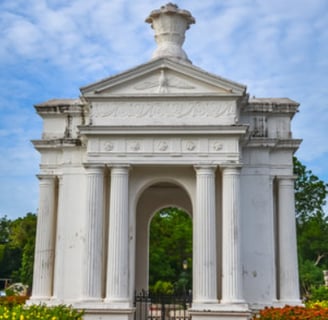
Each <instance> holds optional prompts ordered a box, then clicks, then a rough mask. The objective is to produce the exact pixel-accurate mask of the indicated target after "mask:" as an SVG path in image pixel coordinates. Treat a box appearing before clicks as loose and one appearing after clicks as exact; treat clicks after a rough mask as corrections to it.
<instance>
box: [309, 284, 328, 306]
mask: <svg viewBox="0 0 328 320" xmlns="http://www.w3.org/2000/svg"><path fill="white" fill-rule="evenodd" d="M311 300H312V301H326V302H327V303H328V287H326V286H320V287H318V288H313V289H312V291H311Z"/></svg>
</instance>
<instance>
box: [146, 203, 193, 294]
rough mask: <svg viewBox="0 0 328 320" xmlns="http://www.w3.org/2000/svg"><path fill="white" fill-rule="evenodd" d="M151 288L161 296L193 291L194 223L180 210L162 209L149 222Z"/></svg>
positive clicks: (174, 208)
mask: <svg viewBox="0 0 328 320" xmlns="http://www.w3.org/2000/svg"><path fill="white" fill-rule="evenodd" d="M149 289H150V291H152V292H154V293H162V294H171V293H173V292H174V293H177V294H186V293H187V292H189V291H191V290H192V220H191V217H190V215H189V214H188V213H186V212H185V211H183V210H182V209H179V208H177V207H167V208H163V209H161V210H159V211H158V212H156V213H155V214H154V216H153V217H152V219H151V221H150V226H149Z"/></svg>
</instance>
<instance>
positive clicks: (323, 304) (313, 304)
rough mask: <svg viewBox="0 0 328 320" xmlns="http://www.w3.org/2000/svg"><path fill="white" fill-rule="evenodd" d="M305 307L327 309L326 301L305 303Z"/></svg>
mask: <svg viewBox="0 0 328 320" xmlns="http://www.w3.org/2000/svg"><path fill="white" fill-rule="evenodd" d="M305 305H306V306H307V307H308V308H316V307H321V308H327V309H328V300H324V301H312V300H311V301H308V302H306V303H305Z"/></svg>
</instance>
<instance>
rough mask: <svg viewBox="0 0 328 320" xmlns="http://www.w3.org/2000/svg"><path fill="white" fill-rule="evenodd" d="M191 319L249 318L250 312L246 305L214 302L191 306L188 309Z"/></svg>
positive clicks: (228, 319)
mask: <svg viewBox="0 0 328 320" xmlns="http://www.w3.org/2000/svg"><path fill="white" fill-rule="evenodd" d="M189 314H190V315H191V316H192V319H193V320H212V319H213V320H214V319H215V320H249V319H251V318H252V312H251V311H250V310H249V308H248V305H247V304H245V303H241V304H215V305H211V306H208V307H207V308H199V306H197V305H196V306H193V307H192V308H191V309H190V310H189Z"/></svg>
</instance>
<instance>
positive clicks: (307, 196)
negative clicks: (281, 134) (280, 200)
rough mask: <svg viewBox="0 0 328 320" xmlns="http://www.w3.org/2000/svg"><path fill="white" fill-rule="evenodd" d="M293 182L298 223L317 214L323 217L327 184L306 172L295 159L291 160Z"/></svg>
mask: <svg viewBox="0 0 328 320" xmlns="http://www.w3.org/2000/svg"><path fill="white" fill-rule="evenodd" d="M293 163H294V174H295V175H297V179H296V181H295V205H296V216H297V218H298V221H300V222H303V221H306V220H308V219H309V218H311V217H313V216H317V215H318V214H320V215H324V211H323V208H324V205H325V204H326V197H327V194H328V184H327V183H325V182H323V181H322V180H320V179H319V178H318V177H317V176H316V175H314V174H313V173H312V171H311V170H308V169H307V168H306V166H305V165H303V164H302V163H301V162H300V161H299V160H298V159H297V158H296V157H294V159H293Z"/></svg>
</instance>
